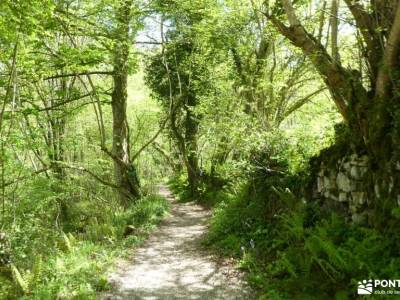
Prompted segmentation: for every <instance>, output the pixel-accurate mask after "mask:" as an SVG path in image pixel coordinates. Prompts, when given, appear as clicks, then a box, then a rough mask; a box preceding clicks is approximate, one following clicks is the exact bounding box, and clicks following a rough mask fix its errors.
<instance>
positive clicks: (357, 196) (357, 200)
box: [351, 192, 367, 206]
mask: <svg viewBox="0 0 400 300" xmlns="http://www.w3.org/2000/svg"><path fill="white" fill-rule="evenodd" d="M351 198H352V202H353V203H354V204H355V205H356V206H361V205H363V204H364V203H367V194H366V193H365V192H352V193H351Z"/></svg>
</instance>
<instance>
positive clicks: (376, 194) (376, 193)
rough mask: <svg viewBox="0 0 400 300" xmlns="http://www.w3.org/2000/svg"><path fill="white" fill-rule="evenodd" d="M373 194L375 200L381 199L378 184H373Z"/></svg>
mask: <svg viewBox="0 0 400 300" xmlns="http://www.w3.org/2000/svg"><path fill="white" fill-rule="evenodd" d="M374 192H375V196H376V198H380V197H381V192H380V189H379V184H378V183H375V184H374Z"/></svg>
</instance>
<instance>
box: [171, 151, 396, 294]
mask: <svg viewBox="0 0 400 300" xmlns="http://www.w3.org/2000/svg"><path fill="white" fill-rule="evenodd" d="M275 152H276V151H275V150H274V149H272V150H271V149H268V148H264V149H261V150H260V151H258V152H257V151H256V152H254V153H251V155H249V157H250V159H249V161H250V162H251V163H250V164H248V166H247V167H246V169H243V170H242V174H243V176H242V177H241V178H236V179H235V180H232V179H231V180H230V181H227V183H226V184H225V185H224V186H223V187H222V188H218V189H215V188H214V187H213V186H210V185H207V184H204V186H202V187H201V190H200V193H199V195H200V196H199V198H198V199H197V200H199V201H200V202H203V203H208V204H211V206H214V208H213V217H212V219H211V221H210V226H209V231H208V233H207V235H206V237H205V239H204V244H205V245H206V246H207V247H209V248H210V249H213V250H214V251H215V252H216V253H218V254H220V255H223V256H229V257H234V258H236V259H237V261H238V266H239V267H240V268H242V269H244V270H246V271H247V274H248V276H247V279H248V281H249V282H250V283H251V285H252V286H253V287H254V288H255V289H256V290H257V291H258V294H259V299H265V300H267V299H268V300H270V299H272V300H278V299H307V300H309V299H316V300H317V299H318V300H319V299H337V300H345V299H355V298H357V299H359V298H360V296H358V295H357V284H358V282H359V281H361V280H365V279H397V278H399V277H400V268H399V265H400V254H399V252H398V249H400V234H399V232H398V230H397V228H398V227H399V225H400V214H398V213H396V212H398V210H396V211H392V216H390V215H387V216H386V219H385V222H386V224H389V223H390V224H396V226H390V227H389V226H386V228H384V230H383V228H382V227H372V226H370V227H366V226H361V225H355V224H352V223H350V222H349V221H348V220H347V219H345V217H344V216H341V215H338V214H335V213H332V212H327V211H326V210H322V209H321V208H320V205H319V204H318V203H317V202H313V201H308V199H306V198H304V197H306V195H307V192H306V191H305V188H306V187H307V186H308V181H309V180H310V179H309V178H310V176H309V171H308V170H307V168H306V167H305V168H304V167H303V168H296V169H293V171H292V172H291V171H290V169H291V168H290V164H291V162H290V161H289V160H287V159H286V156H285V155H281V157H277V155H275ZM277 152H280V149H277ZM301 160H302V161H305V158H301ZM170 184H171V186H172V187H173V189H174V191H175V192H176V193H177V194H178V195H180V196H181V197H183V198H184V197H185V195H186V191H185V190H186V189H187V186H186V185H185V178H184V177H183V176H180V177H178V178H174V179H173V180H171V183H170ZM302 195H304V197H303V196H302ZM388 218H391V220H390V222H389V220H388ZM383 297H384V296H382V295H369V299H382V298H383ZM388 297H390V296H388Z"/></svg>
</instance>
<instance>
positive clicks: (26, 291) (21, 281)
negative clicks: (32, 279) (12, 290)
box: [11, 264, 30, 294]
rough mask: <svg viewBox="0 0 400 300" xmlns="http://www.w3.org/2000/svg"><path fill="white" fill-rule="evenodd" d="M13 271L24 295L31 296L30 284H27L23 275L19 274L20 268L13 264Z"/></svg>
mask: <svg viewBox="0 0 400 300" xmlns="http://www.w3.org/2000/svg"><path fill="white" fill-rule="evenodd" d="M11 271H12V275H13V278H14V281H15V282H16V283H17V284H18V285H19V286H20V287H21V289H22V291H23V292H24V294H29V292H30V289H29V282H27V280H26V279H25V278H24V276H22V274H21V273H20V272H19V270H18V268H17V267H16V266H15V265H14V264H11Z"/></svg>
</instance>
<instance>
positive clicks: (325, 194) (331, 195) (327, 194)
mask: <svg viewBox="0 0 400 300" xmlns="http://www.w3.org/2000/svg"><path fill="white" fill-rule="evenodd" d="M324 197H325V198H327V199H331V200H334V201H338V200H339V199H338V197H336V196H335V195H334V194H332V193H330V192H329V191H326V192H325V193H324Z"/></svg>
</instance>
